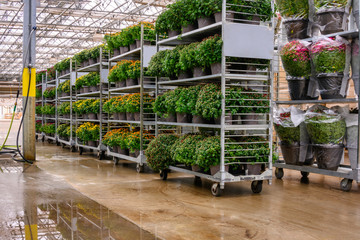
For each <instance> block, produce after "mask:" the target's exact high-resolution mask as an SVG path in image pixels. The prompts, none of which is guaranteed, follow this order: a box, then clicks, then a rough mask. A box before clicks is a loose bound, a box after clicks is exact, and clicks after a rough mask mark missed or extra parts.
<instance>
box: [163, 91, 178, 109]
mask: <svg viewBox="0 0 360 240" xmlns="http://www.w3.org/2000/svg"><path fill="white" fill-rule="evenodd" d="M180 92H181V89H179V88H177V89H175V90H173V91H168V92H166V93H165V94H164V97H165V102H164V104H165V109H164V111H165V113H168V114H175V113H176V102H177V101H178V99H179V94H180Z"/></svg>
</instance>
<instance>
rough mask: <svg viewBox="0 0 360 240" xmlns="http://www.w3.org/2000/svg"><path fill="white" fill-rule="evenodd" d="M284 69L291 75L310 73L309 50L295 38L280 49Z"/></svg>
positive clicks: (297, 75) (308, 74) (299, 75)
mask: <svg viewBox="0 0 360 240" xmlns="http://www.w3.org/2000/svg"><path fill="white" fill-rule="evenodd" d="M280 55H281V60H282V63H283V66H284V68H285V71H286V72H287V73H288V74H289V75H290V76H293V77H309V76H310V75H311V64H310V51H309V49H308V48H307V47H306V46H304V45H303V44H302V43H301V42H299V41H297V40H295V41H292V42H290V43H288V44H286V45H285V46H284V47H283V48H282V49H281V51H280Z"/></svg>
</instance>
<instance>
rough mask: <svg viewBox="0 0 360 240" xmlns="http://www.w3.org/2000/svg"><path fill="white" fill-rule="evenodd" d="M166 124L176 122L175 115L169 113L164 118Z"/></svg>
mask: <svg viewBox="0 0 360 240" xmlns="http://www.w3.org/2000/svg"><path fill="white" fill-rule="evenodd" d="M165 120H166V122H177V117H176V114H175V113H169V114H168V116H167V117H166V118H165Z"/></svg>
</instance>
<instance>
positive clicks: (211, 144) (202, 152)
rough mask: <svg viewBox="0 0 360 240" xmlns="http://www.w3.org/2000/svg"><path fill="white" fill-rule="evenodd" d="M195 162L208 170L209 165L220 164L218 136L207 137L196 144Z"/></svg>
mask: <svg viewBox="0 0 360 240" xmlns="http://www.w3.org/2000/svg"><path fill="white" fill-rule="evenodd" d="M195 158H196V162H195V164H196V165H198V166H199V167H200V168H202V169H204V170H205V171H208V170H209V169H210V167H211V166H217V165H219V164H220V158H221V145H220V137H219V136H213V137H207V138H205V139H203V140H202V141H199V142H198V143H197V144H196V151H195Z"/></svg>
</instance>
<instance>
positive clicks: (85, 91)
mask: <svg viewBox="0 0 360 240" xmlns="http://www.w3.org/2000/svg"><path fill="white" fill-rule="evenodd" d="M82 89H83V93H88V92H89V91H90V88H89V87H88V86H83V87H82Z"/></svg>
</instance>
